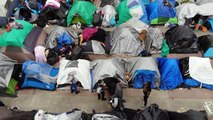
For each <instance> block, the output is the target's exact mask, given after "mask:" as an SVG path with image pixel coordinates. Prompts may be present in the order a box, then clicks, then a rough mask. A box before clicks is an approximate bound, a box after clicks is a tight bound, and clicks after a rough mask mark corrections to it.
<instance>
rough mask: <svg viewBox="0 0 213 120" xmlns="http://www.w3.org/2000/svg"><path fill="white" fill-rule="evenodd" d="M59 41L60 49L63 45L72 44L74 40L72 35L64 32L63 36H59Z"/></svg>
mask: <svg viewBox="0 0 213 120" xmlns="http://www.w3.org/2000/svg"><path fill="white" fill-rule="evenodd" d="M57 42H58V48H59V49H60V48H62V47H63V45H64V44H68V45H70V44H71V43H72V42H73V40H72V37H71V36H70V35H68V34H67V33H65V32H64V33H63V34H62V35H61V36H59V37H58V39H57Z"/></svg>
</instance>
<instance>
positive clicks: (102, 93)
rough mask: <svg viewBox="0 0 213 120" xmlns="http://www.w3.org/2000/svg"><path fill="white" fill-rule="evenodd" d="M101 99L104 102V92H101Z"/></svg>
mask: <svg viewBox="0 0 213 120" xmlns="http://www.w3.org/2000/svg"><path fill="white" fill-rule="evenodd" d="M101 99H102V100H106V98H105V92H104V91H103V92H101Z"/></svg>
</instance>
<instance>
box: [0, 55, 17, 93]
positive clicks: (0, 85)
mask: <svg viewBox="0 0 213 120" xmlns="http://www.w3.org/2000/svg"><path fill="white" fill-rule="evenodd" d="M15 64H17V62H16V61H15V60H12V59H10V58H9V57H7V56H5V55H3V54H1V53H0V94H9V95H13V96H14V95H16V92H15V87H16V85H17V81H15V80H14V79H11V78H12V73H13V70H14V65H15Z"/></svg>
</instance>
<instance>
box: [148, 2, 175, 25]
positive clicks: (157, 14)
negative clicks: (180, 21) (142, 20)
mask: <svg viewBox="0 0 213 120" xmlns="http://www.w3.org/2000/svg"><path fill="white" fill-rule="evenodd" d="M166 1H167V2H168V3H165V0H155V1H153V2H151V3H150V4H148V5H147V6H146V11H147V16H148V18H149V21H150V24H164V23H174V24H176V23H177V18H176V11H175V2H176V1H175V0H166ZM167 4H168V5H167Z"/></svg>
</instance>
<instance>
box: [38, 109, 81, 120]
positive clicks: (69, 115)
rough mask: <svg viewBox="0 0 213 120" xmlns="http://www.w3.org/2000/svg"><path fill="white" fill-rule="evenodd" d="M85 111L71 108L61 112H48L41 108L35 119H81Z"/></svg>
mask: <svg viewBox="0 0 213 120" xmlns="http://www.w3.org/2000/svg"><path fill="white" fill-rule="evenodd" d="M82 113H83V111H80V110H75V109H73V110H71V111H68V112H64V113H59V114H51V113H46V112H45V111H43V110H39V111H38V112H37V113H36V114H35V117H34V120H81V119H82V116H83V114H82Z"/></svg>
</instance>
